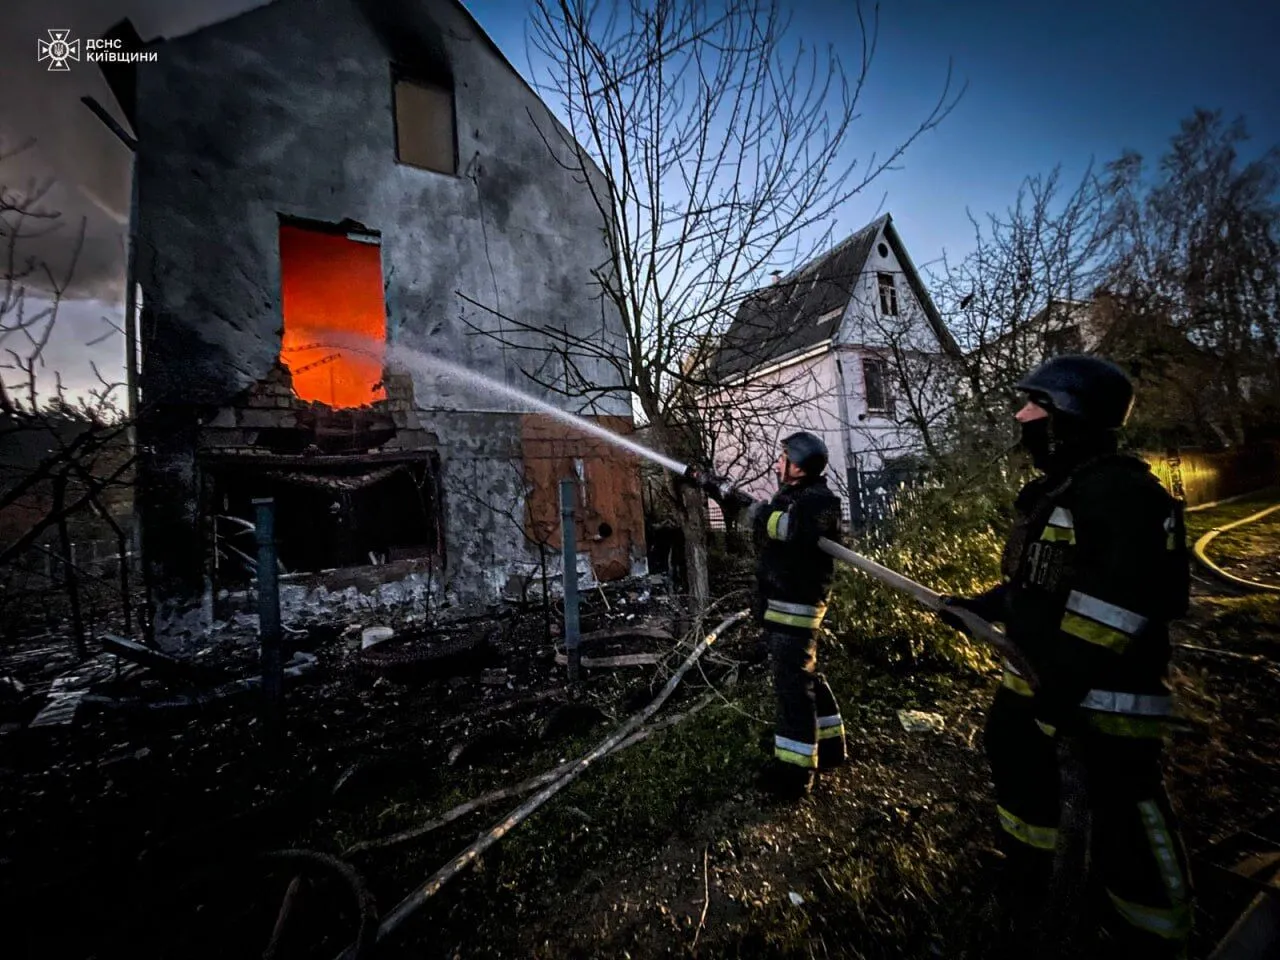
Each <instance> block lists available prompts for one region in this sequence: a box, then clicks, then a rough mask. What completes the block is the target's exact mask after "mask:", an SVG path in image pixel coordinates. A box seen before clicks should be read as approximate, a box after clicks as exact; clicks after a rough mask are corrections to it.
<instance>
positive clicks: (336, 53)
mask: <svg viewBox="0 0 1280 960" xmlns="http://www.w3.org/2000/svg"><path fill="white" fill-rule="evenodd" d="M368 6H369V7H370V8H377V7H378V5H377V4H369V5H368ZM389 11H390V13H389ZM406 11H408V12H406ZM379 16H380V19H381V20H382V21H383V23H382V24H381V26H380V27H375V26H374V25H373V24H372V23H371V22H370V21H369V20H368V19H367V18H366V17H365V16H364V14H363V13H362V12H361V9H360V8H359V7H358V6H357V4H355V3H354V2H352V0H277V2H276V3H273V4H270V5H268V6H266V7H262V8H259V9H256V10H254V11H251V12H249V13H247V14H245V15H243V16H240V17H238V18H235V19H232V20H229V21H226V22H224V23H221V24H217V25H215V26H212V27H210V28H207V29H205V30H202V31H200V32H198V33H195V34H192V35H190V36H187V37H182V38H178V39H175V40H171V41H169V42H167V43H165V44H163V45H162V46H161V47H160V48H159V57H158V62H156V63H154V64H148V65H147V67H146V68H145V69H140V70H138V71H137V81H138V108H137V114H138V124H137V127H138V134H139V140H140V144H141V148H140V151H139V155H138V177H139V219H138V229H139V270H140V276H139V280H140V282H141V283H142V285H143V288H144V297H145V300H144V303H145V308H144V313H143V324H142V340H143V344H144V346H143V351H144V358H143V369H142V374H141V389H142V395H143V403H144V405H145V406H147V407H148V408H149V409H150V410H151V411H152V414H151V416H150V418H149V422H148V424H147V425H146V427H145V429H144V433H145V435H146V438H147V442H148V443H150V445H151V446H152V447H153V450H154V452H153V454H152V456H151V457H150V458H149V463H148V468H149V469H148V481H147V483H148V489H149V491H150V496H151V502H150V508H149V510H148V520H147V523H146V527H147V528H148V529H149V533H148V534H147V538H148V543H147V547H148V552H149V553H150V555H151V556H152V557H153V558H154V559H155V561H156V570H155V574H156V576H157V577H158V581H159V582H158V586H159V589H160V592H161V593H162V594H166V593H167V594H173V595H178V594H183V593H190V592H191V591H192V590H193V589H197V588H198V587H199V586H200V581H201V578H202V576H203V575H204V573H203V568H202V566H201V563H202V561H201V560H200V558H199V556H197V555H193V552H192V550H191V549H190V548H189V546H182V545H179V544H175V543H173V542H172V540H173V538H172V536H171V535H170V533H171V531H173V530H175V529H181V530H185V531H197V530H199V529H200V517H199V513H198V509H197V507H196V500H197V498H196V496H195V493H196V491H197V489H198V487H199V484H200V482H201V480H200V475H199V470H198V468H197V464H196V458H195V449H196V448H197V446H199V445H200V439H199V434H200V429H199V425H200V423H201V422H211V421H213V420H216V419H217V418H218V417H219V416H220V415H222V416H223V419H224V420H225V414H220V411H223V410H225V408H226V407H227V406H228V405H232V404H235V403H237V402H238V398H239V397H241V396H243V393H244V391H247V390H251V389H252V388H253V387H254V385H255V384H257V383H259V382H260V381H262V380H263V379H264V378H266V377H267V376H268V375H269V374H270V372H271V371H272V368H273V366H274V365H275V363H276V361H277V358H278V355H279V349H280V336H281V328H282V318H281V304H280V269H279V264H280V258H279V250H278V232H279V223H280V220H279V218H280V216H281V215H285V216H292V217H299V218H305V219H311V220H318V221H325V222H330V223H338V222H341V221H344V220H348V219H350V220H353V221H356V222H358V223H359V224H361V225H363V226H364V227H366V228H368V229H370V230H374V231H378V232H379V233H380V234H381V244H382V266H383V275H384V278H385V284H386V288H385V293H386V309H387V323H388V334H389V341H391V342H393V343H395V342H399V343H417V344H425V345H427V346H428V348H429V349H430V351H431V352H433V353H437V354H439V355H441V356H446V357H449V358H451V359H453V360H455V361H457V362H459V363H462V364H464V365H465V366H467V367H468V368H469V369H471V370H474V371H476V372H477V373H480V374H483V375H484V376H486V377H490V378H493V379H495V380H497V381H500V382H503V383H507V384H510V385H514V386H516V387H519V388H521V389H532V390H534V391H535V392H536V388H535V387H533V385H532V384H530V383H528V382H526V381H524V378H523V377H522V376H521V374H520V373H519V369H518V366H519V364H520V363H521V362H524V363H526V364H527V363H528V362H529V359H530V354H528V353H527V352H524V351H520V350H518V349H516V348H513V347H509V346H503V345H502V344H500V343H498V342H495V341H494V340H492V339H489V338H486V337H484V336H477V335H475V334H476V331H477V330H483V331H495V332H496V331H500V329H501V328H502V326H503V325H501V322H500V321H499V320H498V319H497V318H495V317H494V316H493V315H492V314H490V313H487V312H486V311H484V310H480V309H477V308H476V307H474V306H471V305H469V304H467V302H466V300H464V299H463V295H465V296H466V297H469V298H471V299H472V300H475V301H478V302H480V303H481V304H484V305H486V306H490V307H492V308H493V309H495V310H498V311H501V312H505V313H507V314H508V315H511V316H514V317H517V318H519V319H523V320H525V321H528V322H533V323H537V324H553V325H556V326H564V327H566V328H567V329H568V330H569V331H571V332H573V333H575V334H577V335H580V336H594V337H596V338H604V337H608V338H614V339H618V338H620V330H619V327H618V324H617V322H616V318H614V317H612V316H609V315H607V314H602V306H601V303H600V302H599V301H598V300H597V299H595V298H593V296H592V293H593V290H592V286H591V279H590V275H589V270H590V268H592V267H593V266H597V265H598V264H600V263H601V262H602V261H603V259H604V258H605V247H604V242H603V239H604V238H603V230H604V227H605V223H604V219H603V217H602V216H601V214H600V213H599V211H598V210H597V209H596V207H595V205H594V203H593V201H592V200H591V198H590V196H589V193H588V192H587V191H586V190H585V189H584V188H583V186H582V184H580V183H578V182H575V180H574V177H573V176H572V175H571V174H570V173H568V172H566V171H564V170H562V169H561V168H560V167H559V166H558V165H557V164H556V163H555V162H553V161H552V159H551V158H550V157H549V155H548V148H547V145H546V143H545V142H544V140H543V137H542V136H540V134H539V128H538V126H535V120H536V121H537V123H538V124H539V125H541V127H542V130H543V132H544V133H545V134H546V135H547V136H548V137H549V138H550V139H551V140H552V141H553V142H554V140H555V132H554V130H555V128H554V126H553V123H552V121H551V120H550V119H549V117H548V115H547V113H546V110H545V107H543V105H542V104H541V103H540V101H539V100H538V99H537V97H536V96H535V95H534V94H533V93H532V92H531V91H530V90H529V89H528V88H527V87H526V86H525V84H524V83H523V82H522V81H521V80H520V79H519V77H518V76H517V75H516V74H515V73H514V71H512V70H511V69H510V67H509V66H508V65H507V64H506V63H505V62H504V61H503V59H502V57H501V56H500V54H498V53H497V52H496V51H495V50H494V49H493V48H492V46H491V45H490V43H489V42H488V40H487V39H486V38H484V37H483V35H482V34H481V33H480V32H479V30H478V28H477V27H476V26H475V24H474V22H473V21H472V20H471V19H470V17H469V16H468V15H467V14H466V13H465V12H464V11H463V10H461V8H460V7H459V6H458V5H456V4H454V3H453V2H451V0H423V2H421V3H415V4H391V5H390V6H386V5H384V6H383V7H381V8H379ZM431 49H435V50H437V51H439V52H440V53H439V56H442V57H443V58H444V59H445V60H447V68H448V71H449V72H450V73H451V75H452V77H453V82H454V88H455V105H456V115H457V141H458V157H459V163H458V167H459V175H458V176H450V175H444V174H439V173H434V172H431V171H426V170H421V169H417V168H414V167H410V166H405V165H401V164H398V163H397V162H396V152H395V150H396V140H395V129H394V118H393V112H392V90H393V86H392V75H391V60H392V59H393V56H394V57H396V58H399V59H403V56H404V51H405V50H412V51H415V52H421V51H423V50H431ZM506 326H509V325H506ZM508 339H515V338H514V337H509V338H508ZM518 354H522V355H520V356H518ZM390 369H391V370H392V372H393V373H394V372H395V371H396V369H397V367H396V365H395V364H393V365H392V366H391V368H390ZM399 369H400V372H401V373H402V374H403V375H404V376H405V377H407V378H408V379H409V381H410V382H411V383H412V400H411V402H410V404H409V407H410V410H409V412H408V413H405V412H403V411H402V412H400V413H399V414H398V415H397V422H398V424H399V425H400V427H401V429H400V432H399V434H398V435H397V437H396V439H395V440H394V441H392V444H391V446H393V447H394V446H397V445H398V446H402V447H414V446H419V445H429V446H432V447H433V448H435V449H438V450H439V452H440V455H441V460H442V466H443V471H444V484H445V494H446V498H447V505H448V512H447V518H448V528H447V530H446V533H445V540H446V549H447V551H448V554H449V568H450V576H451V578H452V579H453V581H454V582H455V584H456V586H457V589H458V591H459V593H460V594H465V595H467V596H476V597H479V596H481V595H492V594H493V592H494V591H493V584H494V583H495V582H497V581H498V580H503V579H505V576H504V574H503V573H502V572H501V571H496V572H495V571H494V570H493V569H492V567H493V564H494V563H498V564H499V565H501V563H502V562H503V561H504V558H505V559H506V560H510V561H511V562H514V561H515V560H517V559H519V555H520V554H522V552H523V549H524V547H523V537H522V536H521V535H520V533H519V530H518V529H517V528H516V527H514V526H511V525H510V524H508V525H507V526H510V527H511V529H507V528H506V527H504V526H503V522H502V521H501V520H499V519H497V518H496V517H487V518H482V517H481V516H480V514H479V513H476V512H473V511H471V510H470V509H469V508H463V507H462V506H461V503H462V501H461V500H459V499H458V498H459V497H460V496H462V495H463V494H465V495H466V496H470V497H473V498H478V499H479V500H481V501H483V500H484V499H485V498H489V497H493V498H500V499H501V500H502V502H508V501H507V499H506V498H507V497H508V495H509V493H510V487H509V485H508V483H507V480H506V479H505V478H506V477H507V476H508V474H509V473H510V455H511V454H512V451H513V449H514V452H515V455H516V456H517V458H518V455H519V450H518V442H517V441H518V437H519V414H520V413H521V412H523V411H524V410H525V409H526V407H525V405H523V404H521V403H518V402H513V401H512V400H510V399H508V398H505V397H501V396H497V395H493V394H490V393H484V392H476V391H474V390H473V391H467V390H466V389H464V385H463V384H461V383H459V382H458V381H457V380H456V379H455V380H442V379H441V378H439V377H438V376H436V375H435V374H434V372H433V371H431V370H430V369H427V368H422V367H417V366H414V365H412V364H410V365H409V367H408V368H405V367H404V366H403V365H400V367H399ZM587 373H588V374H590V373H591V371H587ZM602 373H603V372H602ZM457 411H469V412H470V413H473V414H479V416H470V417H459V416H458V415H457V413H456V412H457ZM595 412H598V413H601V414H615V415H629V407H628V404H627V401H626V398H625V397H606V398H604V399H603V400H602V401H601V402H600V403H599V404H598V405H597V408H596V411H595ZM513 444H515V447H514V448H513V446H512V445H513ZM497 450H501V453H500V454H499V453H495V452H494V451H497ZM451 491H452V492H453V495H451ZM188 535H189V534H188ZM197 553H198V551H197Z"/></svg>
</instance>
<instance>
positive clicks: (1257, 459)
mask: <svg viewBox="0 0 1280 960" xmlns="http://www.w3.org/2000/svg"><path fill="white" fill-rule="evenodd" d="M1141 456H1142V459H1144V460H1145V461H1147V464H1148V465H1149V466H1150V467H1151V471H1152V473H1154V474H1155V475H1156V477H1158V478H1159V480H1160V482H1161V483H1163V484H1164V486H1165V489H1167V490H1168V491H1169V492H1170V493H1172V494H1173V495H1174V496H1178V495H1179V488H1181V496H1182V498H1183V499H1184V500H1185V501H1186V504H1187V506H1189V507H1194V506H1197V505H1199V504H1202V503H1211V502H1213V501H1215V500H1224V499H1226V498H1227V497H1234V496H1236V495H1237V494H1241V493H1248V492H1250V491H1251V490H1260V489H1262V488H1264V487H1270V486H1275V485H1277V484H1280V444H1274V443H1273V444H1259V445H1256V446H1252V447H1241V448H1238V449H1234V450H1217V451H1212V452H1210V451H1203V450H1171V451H1169V452H1167V453H1155V452H1150V451H1144V452H1143V453H1142V454H1141Z"/></svg>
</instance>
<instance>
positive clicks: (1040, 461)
mask: <svg viewBox="0 0 1280 960" xmlns="http://www.w3.org/2000/svg"><path fill="white" fill-rule="evenodd" d="M1021 428H1022V436H1021V439H1020V441H1019V442H1020V443H1021V445H1022V449H1023V450H1025V451H1027V453H1029V454H1031V462H1032V463H1033V464H1035V466H1036V469H1037V470H1048V469H1049V464H1050V461H1051V460H1052V458H1053V427H1052V426H1051V424H1050V420H1049V418H1048V417H1041V418H1040V419H1039V420H1027V421H1025V422H1024V423H1022V424H1021Z"/></svg>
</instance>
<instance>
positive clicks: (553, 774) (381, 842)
mask: <svg viewBox="0 0 1280 960" xmlns="http://www.w3.org/2000/svg"><path fill="white" fill-rule="evenodd" d="M715 698H716V694H715V693H709V694H707V695H706V696H704V697H703V698H702V699H701V700H699V701H698V702H697V703H695V704H694V705H693V706H692V707H690V708H689V709H688V710H686V711H684V712H683V713H674V714H672V715H671V716H669V717H665V718H664V719H662V720H659V721H658V722H657V723H651V724H649V725H648V726H647V727H643V728H641V729H640V730H637V731H636V732H635V733H633V734H631V736H629V737H627V738H626V739H625V740H623V741H622V742H621V743H619V744H618V745H617V746H616V747H614V748H613V749H612V750H610V751H609V754H608V755H609V756H613V755H614V754H615V753H621V752H622V751H623V750H626V749H627V748H628V747H632V746H635V745H636V744H637V743H640V742H641V741H643V740H648V739H649V737H651V736H652V735H653V734H654V733H656V732H658V731H659V730H663V729H665V728H666V727H672V726H675V725H676V724H677V723H680V722H681V721H682V720H685V719H687V718H689V717H691V716H693V715H694V714H695V713H697V712H698V711H699V710H701V709H703V708H704V707H706V706H708V705H709V704H710V703H711V701H713V700H714V699H715ZM577 762H578V761H576V760H567V761H565V762H564V763H562V764H560V765H559V766H557V767H552V768H551V769H550V770H546V771H544V772H543V773H540V774H538V775H537V776H533V777H530V778H529V779H527V780H522V781H521V782H520V783H517V784H514V785H513V786H510V787H499V788H498V789H496V790H490V791H489V792H488V793H482V794H481V795H480V796H478V797H475V798H474V799H471V800H468V801H467V802H466V803H460V804H458V805H457V806H456V807H453V808H451V809H449V810H446V811H445V812H444V813H442V814H440V816H438V817H436V819H434V820H428V821H427V822H426V823H423V824H419V825H418V826H416V827H410V828H409V829H408V830H402V831H400V832H399V833H393V834H392V835H391V836H389V837H381V838H379V839H377V840H362V841H361V842H360V843H353V844H352V845H351V846H349V847H347V848H346V849H345V850H343V851H342V855H343V856H344V857H349V856H351V855H352V854H356V853H366V852H367V851H369V850H385V849H386V848H388V847H395V846H399V845H400V844H402V843H408V842H409V841H411V840H417V839H418V838H419V837H425V836H426V835H427V834H429V833H432V832H434V831H436V830H439V829H440V828H441V827H443V826H446V825H447V824H450V823H453V821H455V820H458V819H461V818H462V817H465V816H466V815H467V814H469V813H472V812H474V811H476V810H479V809H480V808H481V807H487V806H489V804H491V803H497V802H498V801H499V800H506V799H509V798H510V797H519V796H523V795H524V794H526V793H528V792H529V791H530V790H536V789H537V788H538V787H541V786H543V785H545V784H548V783H551V782H553V781H555V780H557V779H559V778H560V777H562V776H564V775H565V774H566V773H568V772H569V771H570V770H571V769H572V768H573V766H574V765H575V764H576V763H577Z"/></svg>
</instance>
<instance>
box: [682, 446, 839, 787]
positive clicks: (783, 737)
mask: <svg viewBox="0 0 1280 960" xmlns="http://www.w3.org/2000/svg"><path fill="white" fill-rule="evenodd" d="M826 467H827V447H826V444H825V443H823V442H822V440H821V438H819V437H817V436H815V435H813V434H812V433H806V432H800V433H794V434H792V435H791V436H789V437H787V438H785V439H784V440H783V441H782V452H781V454H780V455H779V457H778V465H777V471H778V483H779V489H778V493H777V494H776V495H775V496H774V498H773V499H772V500H770V501H768V502H767V503H766V502H764V501H758V500H752V499H751V498H749V497H747V496H746V495H745V494H742V493H741V492H739V491H737V490H735V489H733V487H732V485H731V484H729V483H728V482H726V481H725V480H723V479H722V478H720V477H716V476H714V475H712V474H709V473H701V474H698V475H697V479H698V480H699V482H700V483H701V486H702V487H703V489H705V490H706V491H707V493H708V494H710V495H711V497H712V498H713V499H715V500H716V501H717V502H718V503H720V504H721V505H722V506H723V507H724V508H725V510H726V512H736V511H738V510H742V509H744V508H745V511H746V512H745V517H746V521H747V524H748V526H749V528H750V529H751V530H752V532H753V533H754V536H755V542H756V550H757V556H758V561H757V564H756V582H757V587H758V593H757V598H756V605H755V615H756V619H757V621H758V622H759V623H760V624H761V626H762V627H763V629H764V637H765V642H766V643H767V645H768V649H769V659H770V662H771V664H772V669H773V682H774V690H775V692H776V694H777V723H776V726H775V729H774V746H773V759H772V761H771V764H770V766H769V769H768V770H767V771H766V773H765V776H764V780H763V786H764V787H765V788H766V790H768V791H769V792H770V793H773V794H774V795H776V796H778V797H779V798H781V799H799V798H800V797H802V796H804V795H805V794H806V793H808V791H809V790H810V788H811V787H812V786H813V780H814V773H815V771H817V770H819V769H831V768H834V767H837V766H839V765H840V764H842V763H844V761H845V739H844V721H843V720H842V719H841V717H840V710H839V707H838V706H837V705H836V701H835V697H834V696H832V694H831V688H830V687H829V686H827V681H826V679H825V678H824V677H823V676H822V674H820V673H818V672H817V669H816V668H817V649H818V627H819V625H820V624H821V623H822V617H823V615H824V614H825V613H826V603H827V591H828V589H829V588H830V586H831V577H832V571H833V561H832V559H831V557H830V556H828V555H827V554H825V553H823V552H822V551H821V550H819V549H818V546H817V544H818V538H819V537H827V538H828V539H831V540H835V541H839V538H840V498H839V497H838V496H836V495H835V494H834V493H832V492H831V490H830V488H829V487H828V486H827V480H826V477H824V476H823V475H822V472H823V471H824V470H825V469H826Z"/></svg>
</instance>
